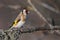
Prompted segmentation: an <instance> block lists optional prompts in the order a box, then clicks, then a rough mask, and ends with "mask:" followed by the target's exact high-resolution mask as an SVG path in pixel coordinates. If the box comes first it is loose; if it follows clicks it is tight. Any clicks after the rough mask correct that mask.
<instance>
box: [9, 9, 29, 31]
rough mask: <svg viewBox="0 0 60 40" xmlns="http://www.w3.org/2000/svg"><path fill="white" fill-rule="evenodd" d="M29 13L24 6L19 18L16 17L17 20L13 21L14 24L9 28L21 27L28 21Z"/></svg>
mask: <svg viewBox="0 0 60 40" xmlns="http://www.w3.org/2000/svg"><path fill="white" fill-rule="evenodd" d="M27 15H28V10H27V9H26V8H24V9H23V10H22V11H21V12H20V14H19V15H18V16H17V18H16V19H15V21H14V22H13V24H12V26H11V28H10V29H9V30H12V29H19V28H21V27H22V26H23V25H24V24H25V22H26V19H27Z"/></svg>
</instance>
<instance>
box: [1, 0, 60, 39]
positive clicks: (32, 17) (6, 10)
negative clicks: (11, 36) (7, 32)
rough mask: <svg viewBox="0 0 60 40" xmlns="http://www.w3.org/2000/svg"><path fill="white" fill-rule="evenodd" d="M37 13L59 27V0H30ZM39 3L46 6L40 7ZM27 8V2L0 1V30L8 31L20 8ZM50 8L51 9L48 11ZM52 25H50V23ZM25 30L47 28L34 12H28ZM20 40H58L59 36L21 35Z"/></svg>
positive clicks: (41, 33) (36, 33)
mask: <svg viewBox="0 0 60 40" xmlns="http://www.w3.org/2000/svg"><path fill="white" fill-rule="evenodd" d="M31 2H32V3H33V4H34V5H35V7H36V8H37V9H38V11H39V12H41V14H42V15H43V16H44V17H45V18H46V19H47V21H48V22H49V23H51V19H52V18H53V19H54V22H55V25H56V26H60V0H31ZM40 3H44V4H47V5H48V6H47V7H45V6H46V5H45V6H42V5H41V4H40ZM26 6H29V4H28V3H27V0H0V29H9V27H10V25H11V24H12V22H13V21H14V19H15V18H16V17H17V15H18V14H19V12H20V9H21V8H22V7H26ZM50 8H51V9H50ZM54 9H55V10H54ZM51 24H52V23H51ZM26 25H27V26H28V27H27V28H35V27H48V28H49V26H48V25H47V24H46V23H45V22H44V20H43V19H42V18H40V17H39V16H38V15H37V14H36V12H34V11H30V14H29V16H28V21H27V23H26ZM20 39H21V40H60V36H58V35H54V34H48V35H44V34H43V32H42V31H38V32H33V33H27V34H22V35H21V37H20Z"/></svg>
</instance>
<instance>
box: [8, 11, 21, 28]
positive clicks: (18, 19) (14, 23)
mask: <svg viewBox="0 0 60 40" xmlns="http://www.w3.org/2000/svg"><path fill="white" fill-rule="evenodd" d="M21 15H22V12H20V13H19V15H18V16H17V18H16V19H15V20H14V22H13V23H12V25H11V26H10V27H9V28H11V27H13V26H15V25H16V24H17V23H18V22H19V21H20V17H21Z"/></svg>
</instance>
